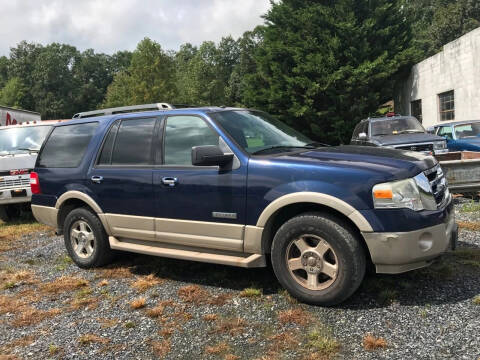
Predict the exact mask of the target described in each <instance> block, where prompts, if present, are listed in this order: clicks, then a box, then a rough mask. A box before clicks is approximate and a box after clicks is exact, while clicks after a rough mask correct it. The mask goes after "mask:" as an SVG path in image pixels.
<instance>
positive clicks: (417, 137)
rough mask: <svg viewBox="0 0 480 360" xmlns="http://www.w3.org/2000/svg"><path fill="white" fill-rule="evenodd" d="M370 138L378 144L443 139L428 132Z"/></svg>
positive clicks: (400, 143)
mask: <svg viewBox="0 0 480 360" xmlns="http://www.w3.org/2000/svg"><path fill="white" fill-rule="evenodd" d="M372 139H373V140H375V141H378V143H379V144H380V145H402V144H415V143H423V142H433V141H444V140H445V139H444V138H442V137H440V136H437V135H433V134H428V133H413V134H398V135H381V136H373V137H372Z"/></svg>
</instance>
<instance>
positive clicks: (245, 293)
mask: <svg viewBox="0 0 480 360" xmlns="http://www.w3.org/2000/svg"><path fill="white" fill-rule="evenodd" d="M240 296H241V297H248V298H255V297H260V296H262V290H261V289H257V288H246V289H243V290H242V291H241V292H240Z"/></svg>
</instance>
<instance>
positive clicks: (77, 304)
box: [72, 297, 99, 310]
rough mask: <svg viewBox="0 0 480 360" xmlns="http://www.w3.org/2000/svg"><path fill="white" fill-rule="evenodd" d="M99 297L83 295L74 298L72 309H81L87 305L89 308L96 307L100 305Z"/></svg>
mask: <svg viewBox="0 0 480 360" xmlns="http://www.w3.org/2000/svg"><path fill="white" fill-rule="evenodd" d="M98 301H99V300H98V298H95V297H81V298H77V299H75V300H73V302H72V309H74V310H76V309H80V308H81V307H85V308H87V309H89V310H92V309H96V308H97V307H98Z"/></svg>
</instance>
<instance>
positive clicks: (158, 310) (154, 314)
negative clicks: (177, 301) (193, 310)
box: [147, 300, 174, 318]
mask: <svg viewBox="0 0 480 360" xmlns="http://www.w3.org/2000/svg"><path fill="white" fill-rule="evenodd" d="M167 306H174V303H173V301H172V300H166V301H161V302H159V303H158V304H157V305H156V306H155V307H153V308H151V309H148V310H147V315H148V316H149V317H151V318H158V317H160V316H162V315H163V311H164V310H165V308H166V307H167Z"/></svg>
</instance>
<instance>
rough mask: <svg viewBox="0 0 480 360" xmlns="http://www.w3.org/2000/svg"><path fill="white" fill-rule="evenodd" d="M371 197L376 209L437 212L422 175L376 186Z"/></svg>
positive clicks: (427, 183) (430, 191) (433, 199)
mask: <svg viewBox="0 0 480 360" xmlns="http://www.w3.org/2000/svg"><path fill="white" fill-rule="evenodd" d="M372 196H373V205H374V207H375V208H376V209H398V208H407V209H412V210H415V211H420V210H437V203H436V202H435V198H434V197H433V194H432V188H431V186H430V183H429V181H428V179H427V177H426V176H425V175H424V174H423V173H420V174H418V175H417V176H415V177H413V178H410V179H404V180H398V181H392V182H388V183H383V184H377V185H375V186H374V187H373V189H372Z"/></svg>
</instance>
